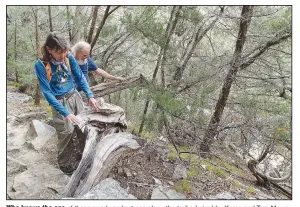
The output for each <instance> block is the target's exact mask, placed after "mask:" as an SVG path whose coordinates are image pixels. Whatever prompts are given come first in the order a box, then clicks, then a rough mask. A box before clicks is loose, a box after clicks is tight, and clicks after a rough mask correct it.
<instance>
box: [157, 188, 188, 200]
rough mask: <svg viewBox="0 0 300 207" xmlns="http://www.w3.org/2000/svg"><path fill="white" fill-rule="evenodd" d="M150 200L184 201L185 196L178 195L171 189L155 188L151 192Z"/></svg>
mask: <svg viewBox="0 0 300 207" xmlns="http://www.w3.org/2000/svg"><path fill="white" fill-rule="evenodd" d="M151 199H176V200H178V199H186V197H185V195H183V194H182V193H178V192H176V191H175V190H173V189H168V188H166V187H162V186H161V187H158V188H155V189H154V190H153V192H152V195H151Z"/></svg>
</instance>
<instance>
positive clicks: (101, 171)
mask: <svg viewBox="0 0 300 207" xmlns="http://www.w3.org/2000/svg"><path fill="white" fill-rule="evenodd" d="M77 117H78V118H80V119H81V120H83V123H84V124H83V126H82V125H81V126H79V128H80V129H81V130H83V131H84V134H85V135H86V136H87V139H86V143H85V147H84V150H83V153H82V158H81V161H80V163H79V165H78V167H77V169H76V170H75V172H74V173H73V175H72V177H71V179H70V181H69V183H68V184H67V186H66V188H65V189H64V192H63V193H62V197H63V198H65V197H74V196H80V195H83V194H85V193H87V192H88V191H89V190H90V189H91V188H92V187H93V186H94V185H96V184H97V183H98V182H100V181H101V180H102V179H104V178H106V176H107V175H108V173H109V172H110V170H111V169H112V167H113V166H114V165H115V163H116V162H117V161H118V159H119V158H120V157H121V156H122V155H125V154H127V153H128V152H130V151H132V150H136V149H138V148H139V147H140V146H139V145H138V143H137V142H136V141H135V140H134V139H132V138H134V135H132V134H129V133H125V132H122V131H123V130H124V129H125V128H126V120H125V113H124V110H123V109H122V108H120V107H119V106H116V105H112V104H108V103H104V102H102V103H101V109H100V111H98V112H93V111H86V112H84V113H81V114H79V115H77Z"/></svg>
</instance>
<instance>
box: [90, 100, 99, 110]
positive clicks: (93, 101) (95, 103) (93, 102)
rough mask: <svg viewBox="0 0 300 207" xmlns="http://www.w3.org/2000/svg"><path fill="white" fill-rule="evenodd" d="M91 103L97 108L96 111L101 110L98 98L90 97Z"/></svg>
mask: <svg viewBox="0 0 300 207" xmlns="http://www.w3.org/2000/svg"><path fill="white" fill-rule="evenodd" d="M89 104H90V105H91V106H92V107H93V108H94V109H95V111H99V110H100V107H99V105H98V104H97V101H96V99H94V98H90V99H89Z"/></svg>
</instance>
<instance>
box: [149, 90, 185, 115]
mask: <svg viewBox="0 0 300 207" xmlns="http://www.w3.org/2000/svg"><path fill="white" fill-rule="evenodd" d="M148 90H149V93H150V94H149V95H150V97H151V98H152V100H153V101H154V102H155V103H157V104H158V105H159V106H160V107H162V108H163V109H164V111H166V112H168V113H170V114H172V115H175V116H180V115H181V114H182V113H183V112H184V111H185V106H184V104H183V103H182V101H181V100H179V99H176V98H174V95H173V94H172V93H171V92H170V91H168V90H166V89H163V88H160V87H157V86H154V85H151V86H149V87H148Z"/></svg>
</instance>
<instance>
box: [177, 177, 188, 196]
mask: <svg viewBox="0 0 300 207" xmlns="http://www.w3.org/2000/svg"><path fill="white" fill-rule="evenodd" d="M174 190H176V191H178V192H183V193H189V192H191V190H192V188H191V186H190V182H189V181H188V180H186V179H183V180H181V181H180V182H179V183H178V184H176V185H175V186H174Z"/></svg>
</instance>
